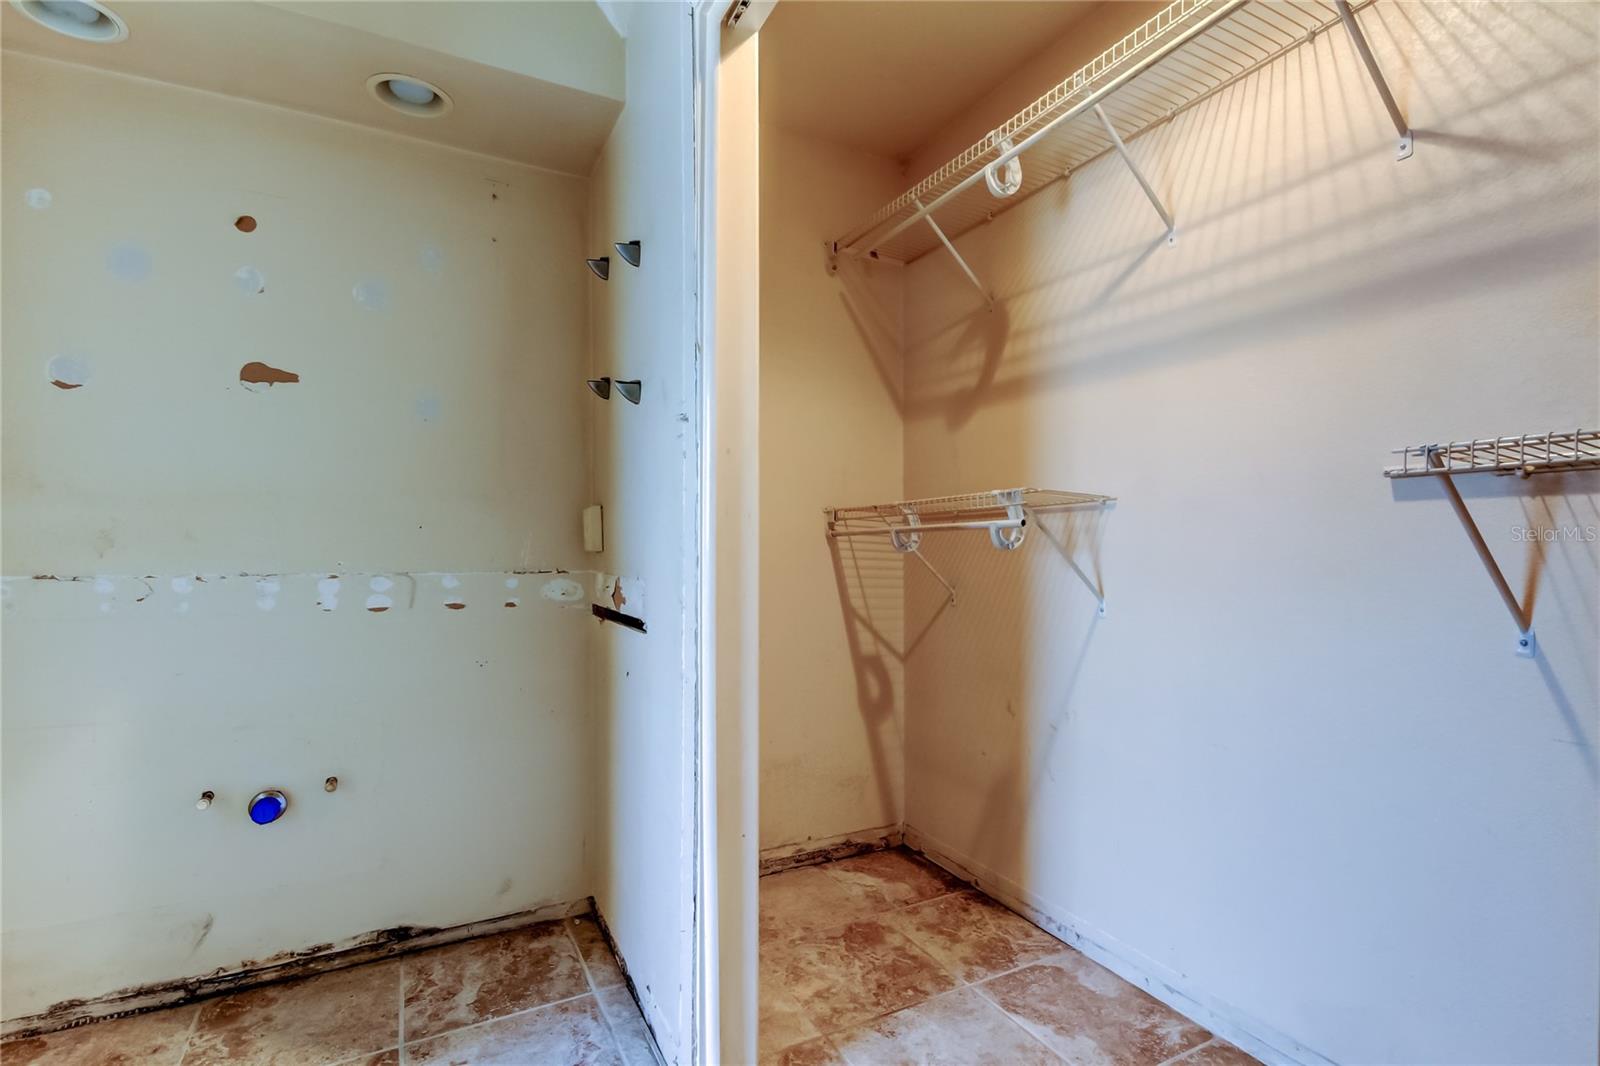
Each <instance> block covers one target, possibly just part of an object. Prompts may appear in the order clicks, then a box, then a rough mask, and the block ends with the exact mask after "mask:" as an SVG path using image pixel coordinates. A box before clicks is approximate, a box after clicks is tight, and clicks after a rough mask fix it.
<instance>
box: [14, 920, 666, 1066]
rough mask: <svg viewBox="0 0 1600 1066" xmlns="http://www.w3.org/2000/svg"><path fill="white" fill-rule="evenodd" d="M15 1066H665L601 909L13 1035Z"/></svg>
mask: <svg viewBox="0 0 1600 1066" xmlns="http://www.w3.org/2000/svg"><path fill="white" fill-rule="evenodd" d="M0 1062H4V1064H5V1066H34V1064H37V1066H112V1064H115V1066H122V1064H127V1066H135V1064H137V1066H147V1064H149V1066H203V1064H212V1063H250V1064H252V1066H333V1064H336V1063H337V1064H345V1063H349V1064H351V1066H357V1064H359V1066H402V1064H415V1066H422V1064H428V1066H433V1064H435V1063H475V1064H476V1063H518V1064H530V1063H540V1064H543V1063H560V1064H563V1066H656V1064H657V1062H658V1060H657V1058H656V1056H655V1053H654V1051H653V1050H652V1047H651V1043H650V1037H649V1035H648V1033H647V1032H646V1030H645V1024H644V1019H643V1018H642V1017H641V1016H640V1014H639V1008H638V1007H637V1006H636V1005H635V1004H634V1001H633V996H632V994H631V993H630V992H629V991H628V988H627V985H626V984H625V983H624V982H623V978H622V971H621V970H619V969H618V968H617V962H616V959H615V958H614V957H613V956H612V954H611V951H610V949H609V948H608V947H607V946H606V943H605V940H604V938H603V937H602V936H601V935H600V929H599V927H598V926H597V925H596V924H595V922H594V919H592V918H590V917H581V918H569V919H567V920H565V921H558V922H542V923H540V924H538V925H534V926H529V927H528V928H526V929H519V930H516V931H514V932H510V933H500V934H496V935H494V936H485V937H479V938H477V939H475V940H467V941H463V942H461V943H459V944H451V945H449V946H447V947H441V948H430V949H429V950H427V951H419V952H417V953H416V954H414V955H403V956H401V957H399V958H394V959H385V960H383V961H381V962H374V963H369V964H367V965H364V966H354V967H351V968H350V969H348V970H338V971H335V972H333V973H326V974H322V975H320V976H317V977H310V978H306V979H305V980H301V981H293V982H287V983H284V984H279V985H272V986H270V987H266V988H257V989H252V990H250V991H247V992H239V993H236V994H233V995H228V996H219V997H217V998H216V999H208V1000H203V1001H201V1002H199V1003H192V1004H189V1005H187V1006H182V1007H173V1008H171V1009H169V1010H162V1011H154V1012H152V1013H150V1014H139V1015H135V1016H133V1017H130V1018H121V1019H117V1020H115V1021H106V1022H96V1023H94V1024H92V1025H85V1026H80V1027H78V1028H76V1029H67V1030H63V1031H62V1032H59V1033H49V1034H46V1035H44V1036H39V1037H32V1038H28V1039H23V1040H13V1041H9V1042H7V1043H5V1044H3V1045H0Z"/></svg>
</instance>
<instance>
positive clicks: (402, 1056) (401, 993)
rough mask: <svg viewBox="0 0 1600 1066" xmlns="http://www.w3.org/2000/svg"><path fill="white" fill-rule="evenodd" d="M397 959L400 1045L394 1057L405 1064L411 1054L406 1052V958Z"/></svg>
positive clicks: (404, 1065)
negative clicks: (398, 962)
mask: <svg viewBox="0 0 1600 1066" xmlns="http://www.w3.org/2000/svg"><path fill="white" fill-rule="evenodd" d="M399 961H400V965H399V966H397V967H395V970H396V972H397V973H398V975H399V978H398V981H397V982H396V983H397V984H399V986H400V987H399V989H398V990H397V991H396V992H395V996H396V997H397V998H398V999H399V1006H400V1020H399V1028H398V1035H399V1037H400V1047H399V1052H400V1053H399V1054H398V1055H397V1056H396V1058H398V1059H399V1060H400V1066H406V1061H407V1060H408V1059H409V1058H410V1057H411V1056H410V1055H409V1054H407V1053H406V960H405V957H404V956H402V957H401V958H400V960H399Z"/></svg>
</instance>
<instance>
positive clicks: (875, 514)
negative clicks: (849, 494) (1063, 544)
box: [823, 488, 1116, 615]
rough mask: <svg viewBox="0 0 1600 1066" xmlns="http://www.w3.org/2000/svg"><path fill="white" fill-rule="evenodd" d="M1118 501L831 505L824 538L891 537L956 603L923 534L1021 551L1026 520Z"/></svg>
mask: <svg viewBox="0 0 1600 1066" xmlns="http://www.w3.org/2000/svg"><path fill="white" fill-rule="evenodd" d="M1115 502H1116V497H1115V496H1102V495H1100V494H1099V493H1095V492H1067V491H1065V490H1062V489H1028V488H1017V489H991V490H989V491H988V492H968V493H963V494H961V495H958V496H929V497H926V498H923V499H919V500H900V501H898V502H896V503H872V504H866V505H863V506H858V507H829V508H825V509H824V512H823V513H824V514H826V515H827V516H828V536H830V537H833V538H836V539H837V538H840V537H883V536H887V537H888V538H889V545H890V547H892V548H894V550H895V551H897V552H900V553H901V554H902V555H913V556H915V557H916V558H917V561H918V562H920V563H921V564H922V565H923V566H924V567H926V568H927V570H928V572H929V573H930V574H932V575H933V576H934V578H935V579H936V580H937V581H938V582H939V584H941V585H943V586H944V590H945V592H946V593H948V595H949V599H950V602H951V603H952V604H953V603H955V602H956V590H955V586H954V585H952V584H950V582H949V581H947V580H945V577H944V575H943V574H941V573H939V571H938V570H937V569H936V568H935V567H934V565H933V564H932V563H930V562H928V560H927V559H926V558H925V557H924V556H923V554H922V551H921V548H922V536H923V534H924V533H942V532H950V531H952V530H983V531H986V532H987V533H988V534H989V540H990V542H991V543H992V544H993V545H994V546H995V547H996V548H999V549H1000V550H1002V551H1012V550H1014V549H1017V548H1020V547H1022V542H1023V540H1024V539H1025V538H1026V537H1027V533H1028V521H1029V518H1030V516H1032V515H1034V514H1039V513H1045V512H1050V511H1068V510H1073V509H1075V508H1080V507H1106V506H1109V505H1110V504H1112V503H1115ZM1069 564H1070V565H1071V566H1072V568H1073V570H1074V571H1076V572H1077V574H1078V577H1079V578H1080V579H1081V580H1082V581H1083V583H1084V584H1085V585H1087V586H1088V587H1089V591H1090V592H1092V593H1094V597H1095V599H1096V601H1098V604H1099V610H1100V613H1101V614H1102V615H1104V614H1105V611H1106V598H1105V593H1104V591H1103V590H1102V589H1101V588H1100V586H1099V584H1098V583H1096V582H1095V581H1093V580H1091V579H1090V578H1089V576H1088V575H1087V574H1085V573H1084V572H1083V570H1082V569H1081V568H1080V567H1079V566H1078V565H1077V564H1076V563H1071V561H1070V560H1069Z"/></svg>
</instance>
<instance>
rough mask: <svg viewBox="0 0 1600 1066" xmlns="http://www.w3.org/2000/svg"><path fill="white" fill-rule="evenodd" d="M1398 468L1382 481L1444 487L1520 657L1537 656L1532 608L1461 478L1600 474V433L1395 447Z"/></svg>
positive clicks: (1526, 435)
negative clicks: (1504, 566) (1426, 480)
mask: <svg viewBox="0 0 1600 1066" xmlns="http://www.w3.org/2000/svg"><path fill="white" fill-rule="evenodd" d="M1395 454H1396V455H1398V456H1400V463H1399V465H1398V466H1391V467H1389V468H1388V469H1387V470H1385V471H1384V472H1383V475H1384V477H1389V478H1407V477H1431V478H1436V479H1437V480H1438V482H1439V484H1440V485H1441V486H1443V488H1444V495H1445V499H1447V500H1449V501H1450V508H1451V510H1453V511H1455V513H1456V518H1457V519H1459V520H1460V522H1461V528H1462V529H1464V530H1466V533H1467V540H1469V541H1470V542H1471V543H1472V550H1473V551H1475V552H1477V554H1478V561H1479V562H1481V563H1482V564H1483V568H1484V570H1485V571H1486V572H1487V573H1488V575H1489V580H1490V581H1491V582H1493V584H1494V588H1495V592H1497V593H1498V594H1499V596H1500V602H1501V603H1503V604H1505V607H1506V611H1507V612H1508V613H1509V614H1510V615H1511V620H1512V621H1513V622H1515V623H1516V626H1517V643H1516V652H1517V654H1518V655H1520V656H1522V657H1523V658H1525V659H1532V658H1534V657H1535V656H1537V655H1538V654H1539V642H1538V638H1536V637H1535V636H1534V633H1533V610H1532V603H1531V602H1530V603H1529V604H1528V605H1527V606H1523V604H1522V602H1521V601H1520V600H1518V599H1517V594H1516V593H1515V592H1513V591H1512V589H1511V583H1510V582H1508V581H1507V580H1506V577H1505V574H1504V573H1503V572H1502V571H1501V569H1500V564H1499V563H1498V562H1496V561H1495V558H1494V552H1493V551H1491V550H1490V548H1489V543H1488V541H1486V540H1484V539H1483V532H1482V531H1481V530H1479V529H1478V523H1476V522H1474V521H1473V520H1472V512H1471V511H1469V510H1467V502H1466V501H1465V500H1463V499H1462V498H1461V492H1460V490H1458V489H1457V488H1456V483H1455V475H1457V474H1499V475H1502V476H1504V475H1507V474H1517V475H1519V476H1521V477H1532V476H1533V475H1534V474H1553V473H1559V472H1561V471H1564V470H1600V430H1594V429H1575V430H1572V431H1570V432H1557V433H1523V434H1521V435H1519V436H1515V437H1486V438H1483V439H1481V440H1468V441H1450V442H1448V443H1445V444H1418V445H1415V446H1413V447H1409V448H1397V449H1395Z"/></svg>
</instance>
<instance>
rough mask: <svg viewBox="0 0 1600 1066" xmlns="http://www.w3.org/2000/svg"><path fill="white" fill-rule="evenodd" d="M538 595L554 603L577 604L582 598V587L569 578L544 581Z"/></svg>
mask: <svg viewBox="0 0 1600 1066" xmlns="http://www.w3.org/2000/svg"><path fill="white" fill-rule="evenodd" d="M539 594H540V595H541V596H543V597H544V598H545V599H547V600H554V601H555V602H556V603H577V602H578V601H579V600H581V599H583V598H584V597H583V586H582V585H580V584H579V583H578V582H576V581H574V580H572V579H571V578H570V577H557V578H552V579H551V580H549V581H546V582H545V583H544V588H542V589H540V590H539Z"/></svg>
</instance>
